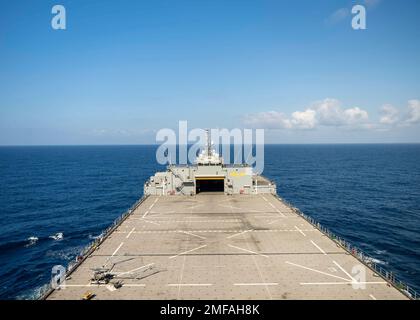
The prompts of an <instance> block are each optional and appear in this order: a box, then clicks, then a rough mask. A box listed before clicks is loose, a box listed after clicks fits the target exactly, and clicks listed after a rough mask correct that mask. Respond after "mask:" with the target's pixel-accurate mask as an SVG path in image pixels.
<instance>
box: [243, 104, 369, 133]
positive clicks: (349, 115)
mask: <svg viewBox="0 0 420 320" xmlns="http://www.w3.org/2000/svg"><path fill="white" fill-rule="evenodd" d="M368 120H369V115H368V113H367V111H365V110H362V109H360V108H358V107H355V108H349V109H343V108H341V103H340V102H339V101H338V100H336V99H330V98H327V99H324V100H322V101H318V102H315V103H313V104H312V105H311V106H310V107H309V108H307V109H306V110H305V111H295V112H293V113H292V114H291V116H290V117H288V116H287V115H285V114H284V113H281V112H277V111H269V112H260V113H257V114H248V115H246V116H245V117H244V123H245V124H246V125H250V126H252V127H260V128H266V129H304V130H309V129H315V128H316V127H318V126H333V127H362V126H364V125H365V124H366V123H367V121H368Z"/></svg>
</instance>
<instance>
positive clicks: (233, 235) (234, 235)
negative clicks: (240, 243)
mask: <svg viewBox="0 0 420 320" xmlns="http://www.w3.org/2000/svg"><path fill="white" fill-rule="evenodd" d="M250 231H252V229H249V230H245V231H242V232H240V233H236V234H232V235H231V236H229V237H227V238H226V239H231V238H233V237H236V236H239V235H241V234H244V233H247V232H250Z"/></svg>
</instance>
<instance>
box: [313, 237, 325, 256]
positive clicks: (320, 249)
mask: <svg viewBox="0 0 420 320" xmlns="http://www.w3.org/2000/svg"><path fill="white" fill-rule="evenodd" d="M311 243H312V244H313V245H314V246H315V247H316V248H317V249H318V250H319V251H321V253H322V254H323V255H325V256H326V255H327V253H326V252H325V251H324V250H322V248H321V247H320V246H319V245H317V244H316V243H315V242H314V241H313V240H311Z"/></svg>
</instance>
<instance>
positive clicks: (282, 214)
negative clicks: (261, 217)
mask: <svg viewBox="0 0 420 320" xmlns="http://www.w3.org/2000/svg"><path fill="white" fill-rule="evenodd" d="M276 211H277V213H279V214H280V215H281V216H282V217H283V218H286V216H285V215H284V213H283V212H281V211H280V210H279V209H276Z"/></svg>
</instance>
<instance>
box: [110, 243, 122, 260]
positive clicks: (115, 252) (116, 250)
mask: <svg viewBox="0 0 420 320" xmlns="http://www.w3.org/2000/svg"><path fill="white" fill-rule="evenodd" d="M123 244H124V242H121V243H120V245H119V246H118V248H117V249H115V251H114V253H113V254H112V256H111V257H113V256H115V255H116V254H117V252H118V250H120V248H121V247H122V246H123Z"/></svg>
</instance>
